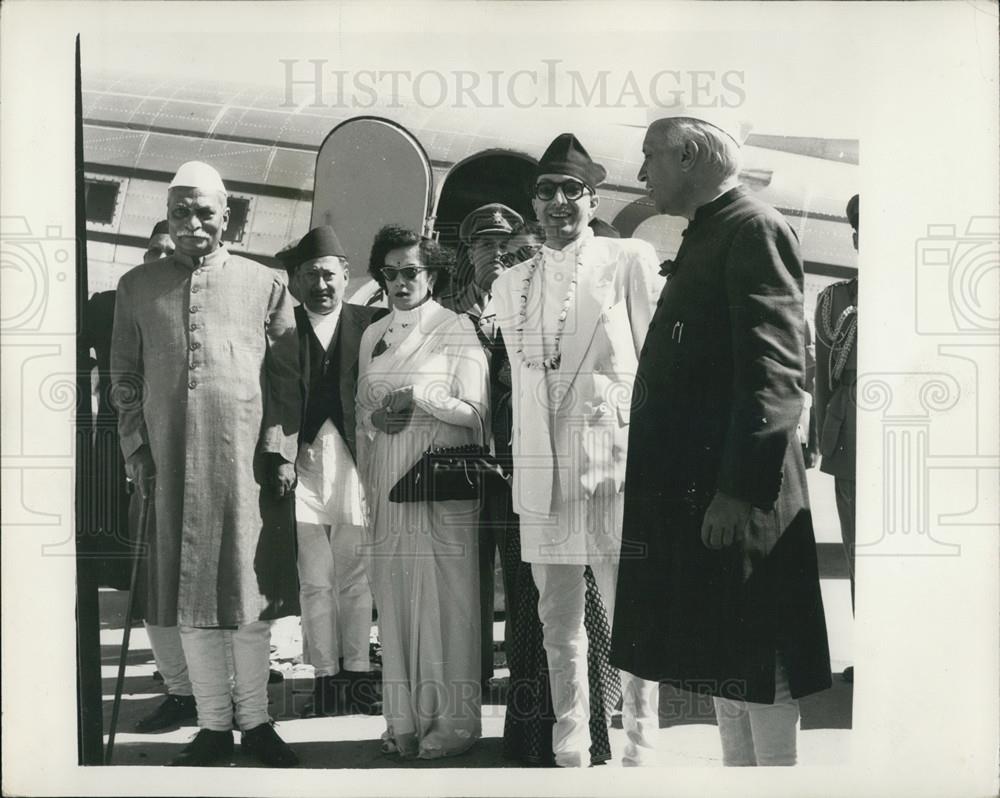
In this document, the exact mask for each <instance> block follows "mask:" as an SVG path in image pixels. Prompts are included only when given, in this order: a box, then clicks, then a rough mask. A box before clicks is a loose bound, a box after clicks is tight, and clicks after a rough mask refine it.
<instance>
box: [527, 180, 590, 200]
mask: <svg viewBox="0 0 1000 798" xmlns="http://www.w3.org/2000/svg"><path fill="white" fill-rule="evenodd" d="M560 190H561V191H562V193H563V196H564V197H565V198H566V199H568V200H570V201H573V200H578V199H580V197H582V196H583V195H584V192H587V191H590V189H589V188H587V186H586V185H585V184H583V183H581V182H580V181H579V180H564V181H563V182H562V183H553V182H552V181H551V180H542V181H541V182H539V183H536V184H535V196H536V197H538V199H540V200H546V201H547V200H550V199H552V198H553V197H554V196H555V195H556V191H560Z"/></svg>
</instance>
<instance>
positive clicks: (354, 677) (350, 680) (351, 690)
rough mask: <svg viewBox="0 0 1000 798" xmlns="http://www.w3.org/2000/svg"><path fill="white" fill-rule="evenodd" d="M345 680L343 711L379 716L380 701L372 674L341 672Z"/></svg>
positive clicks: (376, 682) (377, 687) (377, 685)
mask: <svg viewBox="0 0 1000 798" xmlns="http://www.w3.org/2000/svg"><path fill="white" fill-rule="evenodd" d="M341 673H342V674H343V675H344V676H345V677H346V679H347V690H346V695H345V701H344V709H345V710H346V711H347V712H353V713H357V714H360V715H381V714H382V699H381V697H380V696H379V684H378V681H377V680H376V679H375V677H374V674H372V673H371V672H365V671H341Z"/></svg>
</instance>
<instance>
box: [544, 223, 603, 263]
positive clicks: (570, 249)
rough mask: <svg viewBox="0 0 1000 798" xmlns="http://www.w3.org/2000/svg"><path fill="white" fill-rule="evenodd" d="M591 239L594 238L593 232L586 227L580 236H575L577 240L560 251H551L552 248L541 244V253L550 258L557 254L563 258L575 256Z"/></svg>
mask: <svg viewBox="0 0 1000 798" xmlns="http://www.w3.org/2000/svg"><path fill="white" fill-rule="evenodd" d="M593 237H594V231H593V229H592V228H591V227H589V226H588V227H586V228H584V230H583V232H582V233H580V235H579V236H577V238H576V239H575V240H574V241H571V242H570V243H569V244H567V245H566V246H565V247H563V248H562V249H553V248H552V247H550V246H548V245H547V244H543V245H542V251H543V252H544V253H545V254H546V255H550V256H551V255H557V254H561V255H562V256H564V257H565V256H569V255H572V256H575V255H576V254H577V253H578V252H579V251H580V249H581V248H582V247H583V246H584V245H585V244H586V243H587V242H588V241H590V239H592V238H593Z"/></svg>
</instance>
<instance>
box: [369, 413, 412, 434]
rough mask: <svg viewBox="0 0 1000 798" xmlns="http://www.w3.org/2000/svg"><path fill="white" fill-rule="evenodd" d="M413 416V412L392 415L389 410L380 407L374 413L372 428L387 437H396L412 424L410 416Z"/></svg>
mask: <svg viewBox="0 0 1000 798" xmlns="http://www.w3.org/2000/svg"><path fill="white" fill-rule="evenodd" d="M412 415H413V412H412V410H407V411H405V412H402V413H391V412H389V410H388V409H387V408H385V407H380V408H379V409H378V410H376V411H375V412H374V413H372V426H373V427H375V429H377V430H379V431H380V432H384V433H385V434H386V435H396V434H397V433H400V432H402V431H403V430H404V429H406V425H407V424H409V423H410V416H412Z"/></svg>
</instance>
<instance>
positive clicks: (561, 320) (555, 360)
mask: <svg viewBox="0 0 1000 798" xmlns="http://www.w3.org/2000/svg"><path fill="white" fill-rule="evenodd" d="M541 262H542V252H541V251H539V252H538V254H537V255H535V257H534V258H533V259H532V261H531V265H530V266H529V267H528V273H527V275H525V277H524V280H523V281H522V285H521V291H522V293H521V306H520V308H519V309H518V313H517V327H516V328H515V332H516V333H517V347H516V354H517V356H518V357H520V358H521V360H522V361H523V362H524V365H525V366H527V367H528V368H529V369H542V370H544V371H554V370H555V369H557V368H559V363H560V362H561V361H562V352H561V351H560V343H561V341H562V336H563V330H564V329H565V328H566V317H567V316H568V315H569V308H570V305H571V304H572V303H573V298H574V297H575V296H576V274H577V270H576V263H575V264H574V266H573V279H572V280H570V283H569V288H568V289H567V291H566V299H565V300H564V301H563V306H562V310H561V311H560V312H559V317H558V319H557V320H556V338H555V353H554V354H552V355H549V356H548V357H539V358H533V359H532V358H528V357H526V356H525V354H524V325H525V323H526V322H527V320H528V297H529V296H530V294H531V281H532V279H533V278H534V276H535V270H536V269H537V268H538V265H539V264H540V263H541Z"/></svg>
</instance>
